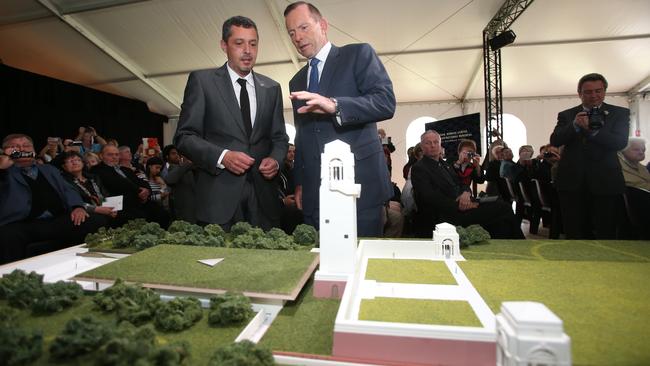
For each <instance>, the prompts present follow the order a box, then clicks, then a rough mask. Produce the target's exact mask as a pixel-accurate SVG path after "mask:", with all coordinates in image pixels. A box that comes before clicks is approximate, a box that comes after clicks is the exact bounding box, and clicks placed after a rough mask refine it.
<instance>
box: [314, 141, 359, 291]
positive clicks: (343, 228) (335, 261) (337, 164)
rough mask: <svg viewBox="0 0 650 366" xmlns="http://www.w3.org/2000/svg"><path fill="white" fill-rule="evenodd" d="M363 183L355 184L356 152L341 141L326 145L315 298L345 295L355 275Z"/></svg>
mask: <svg viewBox="0 0 650 366" xmlns="http://www.w3.org/2000/svg"><path fill="white" fill-rule="evenodd" d="M360 193H361V185H360V184H355V183H354V154H352V152H351V151H350V146H349V145H348V144H346V143H345V142H343V141H341V140H335V141H332V142H330V143H328V144H327V145H325V149H324V152H323V154H321V185H320V230H319V235H320V269H319V270H318V271H317V272H316V274H315V277H314V295H315V296H316V297H334V298H340V297H341V296H343V290H344V289H345V284H346V283H347V281H348V278H349V276H351V275H352V274H354V269H355V262H356V251H357V201H356V200H357V198H358V197H359V195H360Z"/></svg>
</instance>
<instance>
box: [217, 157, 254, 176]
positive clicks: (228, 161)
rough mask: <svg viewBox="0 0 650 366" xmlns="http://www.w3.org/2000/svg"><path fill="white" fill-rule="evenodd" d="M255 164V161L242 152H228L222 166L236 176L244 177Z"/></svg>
mask: <svg viewBox="0 0 650 366" xmlns="http://www.w3.org/2000/svg"><path fill="white" fill-rule="evenodd" d="M253 163H255V159H253V158H251V157H250V156H248V155H247V154H245V153H243V152H241V151H228V152H227V153H226V155H224V156H223V160H221V164H223V166H225V167H226V169H228V170H229V171H231V172H232V173H234V174H237V175H242V174H244V173H245V172H246V171H247V170H248V169H250V167H251V166H253Z"/></svg>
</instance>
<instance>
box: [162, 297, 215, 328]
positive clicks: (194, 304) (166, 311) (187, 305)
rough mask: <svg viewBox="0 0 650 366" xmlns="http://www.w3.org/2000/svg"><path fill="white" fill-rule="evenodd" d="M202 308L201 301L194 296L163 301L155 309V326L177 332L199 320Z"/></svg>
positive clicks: (201, 315)
mask: <svg viewBox="0 0 650 366" xmlns="http://www.w3.org/2000/svg"><path fill="white" fill-rule="evenodd" d="M202 317H203V310H202V309H201V302H200V301H199V299H197V298H195V297H176V298H174V299H173V300H170V301H169V302H166V303H163V304H162V305H160V307H159V308H158V311H156V317H155V318H154V322H155V324H156V327H157V328H158V329H160V330H163V331H166V332H178V331H181V330H183V329H187V328H189V327H191V326H192V325H194V323H196V322H198V321H199V320H201V318H202Z"/></svg>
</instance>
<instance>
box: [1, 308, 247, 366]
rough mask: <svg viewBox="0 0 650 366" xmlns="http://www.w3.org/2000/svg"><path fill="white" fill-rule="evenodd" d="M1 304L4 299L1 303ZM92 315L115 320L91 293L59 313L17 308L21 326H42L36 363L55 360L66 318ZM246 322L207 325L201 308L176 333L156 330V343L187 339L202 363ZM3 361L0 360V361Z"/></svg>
mask: <svg viewBox="0 0 650 366" xmlns="http://www.w3.org/2000/svg"><path fill="white" fill-rule="evenodd" d="M2 303H3V304H4V301H3V302H2ZM85 315H93V316H95V317H97V318H99V319H102V320H114V319H115V315H114V314H113V313H108V314H107V313H103V312H102V311H99V310H95V308H94V304H93V302H92V296H86V297H84V298H83V300H82V301H81V302H80V303H79V304H77V305H76V306H73V307H71V308H68V309H66V310H64V311H62V312H60V313H56V314H53V315H47V316H33V315H31V312H30V311H29V310H20V311H19V316H18V323H19V324H20V326H21V327H26V328H30V329H41V330H42V331H43V340H44V342H43V343H44V346H43V355H41V357H40V358H39V359H38V360H37V361H36V362H35V364H36V365H51V364H53V363H54V362H53V361H51V360H50V357H49V347H50V344H52V342H53V341H54V338H55V337H56V336H57V335H59V334H60V333H61V330H62V329H63V327H64V326H65V323H66V322H68V320H70V319H72V318H74V317H79V318H80V317H83V316H85ZM245 326H246V324H240V325H236V326H223V327H212V326H210V325H208V310H207V309H204V313H203V318H202V319H201V320H200V321H199V322H198V323H196V324H195V325H194V326H192V327H191V328H189V329H187V330H185V331H182V332H178V333H165V332H160V331H156V333H157V336H156V340H157V342H158V344H161V345H164V344H169V343H172V342H176V341H186V342H188V343H189V344H190V355H191V360H192V364H205V363H207V360H208V359H209V358H210V357H211V356H212V354H213V353H214V351H215V350H216V349H217V348H219V347H221V346H224V345H227V344H229V343H232V342H234V341H235V338H237V336H238V335H239V333H241V331H242V330H243V329H244V327H245ZM89 362H92V361H91V360H90V359H89V357H86V358H84V357H80V358H79V359H78V360H77V361H76V362H73V363H72V364H78V365H84V364H88V363H89ZM1 363H2V361H0V364H1Z"/></svg>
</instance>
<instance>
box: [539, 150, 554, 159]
mask: <svg viewBox="0 0 650 366" xmlns="http://www.w3.org/2000/svg"><path fill="white" fill-rule="evenodd" d="M553 156H554V155H553V153H552V152H550V151H544V154H542V157H543V158H544V159H550V158H552V157H553Z"/></svg>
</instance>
